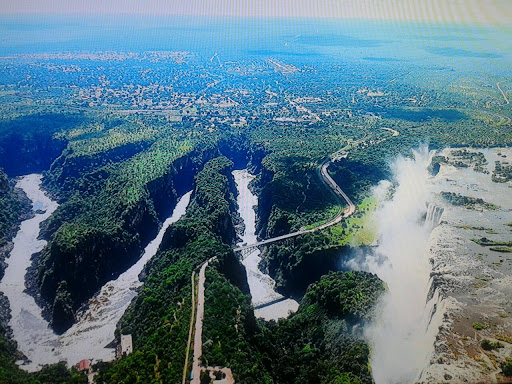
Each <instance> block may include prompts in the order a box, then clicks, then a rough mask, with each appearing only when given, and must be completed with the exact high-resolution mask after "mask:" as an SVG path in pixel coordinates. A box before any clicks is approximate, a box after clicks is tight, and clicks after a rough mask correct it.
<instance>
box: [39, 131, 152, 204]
mask: <svg viewBox="0 0 512 384" xmlns="http://www.w3.org/2000/svg"><path fill="white" fill-rule="evenodd" d="M150 144H151V143H150V142H146V141H143V142H138V143H129V144H126V145H122V146H119V147H115V148H113V149H111V150H109V151H106V152H103V153H101V155H97V154H95V155H88V156H74V154H73V152H72V150H71V149H70V148H69V147H67V148H65V149H64V150H63V151H62V153H61V154H60V156H59V157H58V158H56V159H55V161H53V163H51V166H50V170H49V172H48V174H47V175H46V177H45V179H44V187H45V188H46V189H49V190H51V191H54V192H57V194H58V195H59V196H60V197H61V199H63V198H66V197H68V194H69V193H70V192H72V191H73V190H74V189H76V188H77V186H76V183H77V182H79V181H80V179H81V178H82V177H83V176H84V175H86V174H87V173H89V172H93V171H95V170H97V169H99V168H101V167H103V166H105V165H107V164H111V163H117V162H120V161H123V160H126V159H128V158H130V157H131V156H133V155H135V154H136V153H139V152H141V151H143V150H145V149H147V148H148V147H149V146H150Z"/></svg>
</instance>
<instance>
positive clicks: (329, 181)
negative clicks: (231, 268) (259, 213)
mask: <svg viewBox="0 0 512 384" xmlns="http://www.w3.org/2000/svg"><path fill="white" fill-rule="evenodd" d="M330 164H331V161H330V160H326V161H324V162H323V163H322V164H321V166H320V176H321V180H322V181H323V183H324V184H326V185H327V186H328V187H329V188H330V190H331V191H332V192H333V193H334V195H335V196H336V197H337V198H338V200H340V201H341V202H346V203H347V204H348V207H346V208H345V209H344V210H341V209H340V211H339V212H338V213H337V214H336V216H334V217H333V218H332V219H331V220H329V221H328V222H327V223H324V224H322V225H319V226H318V227H315V228H311V229H300V230H298V231H296V232H292V233H288V234H286V235H282V236H277V237H273V238H271V239H267V240H262V241H259V242H257V243H254V244H249V245H244V246H241V247H236V248H233V251H235V252H238V251H244V250H246V249H251V248H254V247H259V246H261V245H266V244H271V243H275V242H276V241H281V240H285V239H289V238H291V237H296V236H299V235H303V234H305V233H311V232H316V231H320V230H322V229H325V228H328V227H331V226H333V225H335V224H338V223H339V222H340V221H341V220H343V219H344V218H347V217H349V216H351V215H352V214H353V213H354V212H355V211H356V206H355V205H354V203H353V202H352V200H350V198H349V197H348V196H347V194H346V193H345V192H343V190H342V189H341V188H340V187H339V185H338V184H336V182H335V181H334V179H333V178H332V177H331V175H329V172H328V171H327V168H329V165H330Z"/></svg>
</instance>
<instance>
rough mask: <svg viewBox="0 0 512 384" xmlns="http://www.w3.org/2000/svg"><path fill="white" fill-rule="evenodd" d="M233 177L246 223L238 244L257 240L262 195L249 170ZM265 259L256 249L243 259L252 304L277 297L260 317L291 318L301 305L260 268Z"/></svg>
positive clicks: (268, 318)
mask: <svg viewBox="0 0 512 384" xmlns="http://www.w3.org/2000/svg"><path fill="white" fill-rule="evenodd" d="M233 177H234V179H235V183H236V186H237V190H238V197H237V203H238V213H239V214H240V216H241V217H242V220H243V223H244V225H245V229H244V233H243V234H242V236H241V238H242V241H241V242H240V243H239V244H237V245H242V244H244V243H245V244H248V245H250V244H254V243H256V242H257V241H258V240H257V237H256V212H255V209H256V208H257V206H258V197H257V196H256V195H254V194H253V193H252V192H251V190H250V189H249V183H250V182H251V181H252V180H253V179H254V177H255V176H253V175H251V174H250V173H249V172H248V171H247V170H246V169H244V170H236V171H233ZM260 261H261V257H260V251H259V250H258V249H255V250H254V251H252V252H251V253H250V254H249V255H248V256H247V257H246V258H245V259H244V260H243V261H242V263H243V265H244V266H245V269H246V271H247V281H248V283H249V289H250V291H251V296H252V304H253V305H254V307H256V308H257V307H259V306H261V305H265V304H267V303H271V302H274V301H277V300H280V301H279V302H276V303H275V304H271V305H267V306H264V307H262V308H257V309H256V310H255V311H254V313H255V315H256V317H261V318H264V319H265V320H277V319H279V318H283V317H287V316H288V315H289V314H290V312H295V311H297V309H298V308H299V304H298V303H297V302H296V301H295V300H292V299H286V298H284V297H283V295H281V294H280V293H278V292H276V291H275V285H276V282H275V281H274V280H273V279H272V278H271V277H270V276H269V275H267V274H264V273H263V272H261V271H260V269H259V267H258V265H259V263H260Z"/></svg>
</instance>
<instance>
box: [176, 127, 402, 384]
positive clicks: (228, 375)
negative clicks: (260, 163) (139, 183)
mask: <svg viewBox="0 0 512 384" xmlns="http://www.w3.org/2000/svg"><path fill="white" fill-rule="evenodd" d="M381 129H384V130H386V131H389V132H390V133H391V134H392V137H396V136H398V135H399V132H398V131H396V130H394V129H391V128H381ZM384 140H385V139H384ZM349 147H350V145H347V146H346V147H345V148H343V149H341V150H340V151H338V153H340V154H341V155H335V156H333V157H334V158H335V159H341V158H345V157H347V155H348V153H347V152H346V151H347V150H348V149H349ZM330 164H331V160H330V158H328V159H326V160H324V161H323V162H322V163H321V164H320V167H319V174H320V179H321V180H322V182H323V183H324V184H325V185H326V186H327V187H328V188H329V190H330V191H331V192H332V193H333V194H334V195H335V196H336V198H337V199H338V200H339V201H340V202H341V203H342V204H344V203H346V204H347V207H346V208H345V209H341V208H340V210H339V211H338V213H337V214H336V215H335V216H334V217H333V218H332V219H331V220H329V221H328V222H326V223H324V224H322V225H319V226H317V227H315V228H311V229H300V230H299V231H297V232H292V233H288V234H286V235H282V236H277V237H273V238H271V239H267V240H262V241H259V242H257V243H254V244H249V245H244V246H242V247H233V251H235V252H243V251H244V250H248V249H251V248H255V247H259V246H262V245H266V244H271V243H275V242H278V241H281V240H285V239H289V238H292V237H296V236H300V235H303V234H305V233H311V232H316V231H321V230H323V229H325V228H328V227H331V226H333V225H335V224H337V223H339V222H340V221H341V220H343V219H345V218H347V217H349V216H351V215H353V214H354V212H355V211H356V206H355V205H354V203H353V202H352V200H351V199H350V198H349V197H348V196H347V194H346V193H345V192H344V191H343V190H342V189H341V188H340V186H339V185H338V184H336V182H335V181H334V179H333V178H332V177H331V175H329V172H328V168H329V165H330ZM214 260H216V257H213V258H211V259H209V260H208V261H206V262H205V263H204V264H202V265H201V267H200V270H199V278H198V287H197V299H196V308H195V329H194V346H193V349H194V358H193V362H192V378H191V383H192V384H199V383H200V376H201V371H207V372H210V373H211V372H214V371H220V372H222V373H223V374H224V375H225V379H224V381H223V382H225V383H227V384H234V383H235V380H234V378H233V374H232V372H231V369H230V368H227V367H202V366H201V355H202V353H203V345H202V334H203V319H204V285H205V271H206V267H208V264H209V263H211V262H212V261H214ZM193 281H194V272H193V273H192V303H193V302H194V284H193ZM193 318H194V308H193V309H192V319H193ZM192 328H193V327H192V323H191V324H190V332H189V345H188V346H187V353H186V356H187V357H186V361H185V367H184V376H183V380H184V381H185V377H186V376H185V373H186V372H187V367H188V356H189V349H190V340H191V338H192Z"/></svg>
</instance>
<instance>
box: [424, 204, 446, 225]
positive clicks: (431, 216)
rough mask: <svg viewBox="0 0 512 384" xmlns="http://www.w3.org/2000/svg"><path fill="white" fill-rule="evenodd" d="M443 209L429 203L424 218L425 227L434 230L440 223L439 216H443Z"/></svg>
mask: <svg viewBox="0 0 512 384" xmlns="http://www.w3.org/2000/svg"><path fill="white" fill-rule="evenodd" d="M443 212H444V208H443V207H440V206H438V205H435V204H434V203H429V204H428V208H427V216H426V217H425V225H426V226H429V227H430V228H431V229H434V228H435V227H437V226H438V225H439V224H440V223H441V216H442V215H443Z"/></svg>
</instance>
